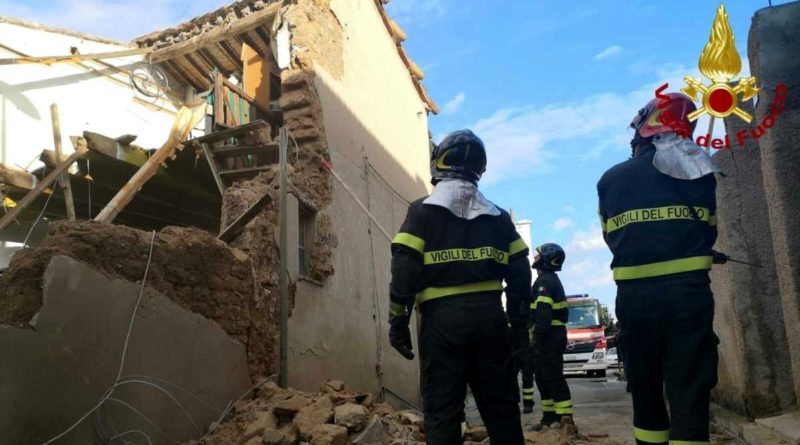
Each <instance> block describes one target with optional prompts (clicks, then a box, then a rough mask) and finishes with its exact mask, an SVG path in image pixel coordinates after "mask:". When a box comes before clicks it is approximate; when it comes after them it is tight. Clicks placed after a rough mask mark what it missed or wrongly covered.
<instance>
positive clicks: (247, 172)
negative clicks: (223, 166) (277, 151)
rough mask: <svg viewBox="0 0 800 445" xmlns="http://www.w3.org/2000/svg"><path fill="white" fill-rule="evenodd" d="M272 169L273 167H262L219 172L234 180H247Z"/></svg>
mask: <svg viewBox="0 0 800 445" xmlns="http://www.w3.org/2000/svg"><path fill="white" fill-rule="evenodd" d="M270 168H272V166H270V165H263V166H261V167H250V168H242V169H239V170H222V171H220V172H219V175H220V176H222V177H225V178H229V179H231V180H234V179H241V178H246V177H248V176H250V177H253V176H255V175H257V174H259V173H261V172H263V171H267V170H269V169H270Z"/></svg>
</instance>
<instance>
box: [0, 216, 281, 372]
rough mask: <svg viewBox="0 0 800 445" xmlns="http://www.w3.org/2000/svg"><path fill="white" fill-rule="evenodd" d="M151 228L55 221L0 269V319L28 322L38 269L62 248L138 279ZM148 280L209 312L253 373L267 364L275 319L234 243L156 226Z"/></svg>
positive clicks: (36, 303)
mask: <svg viewBox="0 0 800 445" xmlns="http://www.w3.org/2000/svg"><path fill="white" fill-rule="evenodd" d="M150 239H151V234H150V233H148V232H143V231H140V230H136V229H132V228H129V227H125V226H116V225H111V224H102V223H95V222H91V221H78V222H60V223H56V224H52V225H51V229H50V233H49V235H48V236H47V238H45V240H44V241H43V242H42V244H41V245H40V246H38V247H34V248H30V249H25V250H22V251H20V252H17V253H16V254H15V255H14V258H13V259H12V261H11V264H10V266H9V268H8V270H7V271H6V272H5V273H4V274H3V275H2V277H0V324H6V325H13V326H17V327H28V323H29V321H30V320H31V319H32V318H33V317H34V315H35V314H36V313H37V312H38V311H39V309H40V308H41V306H42V283H43V281H42V280H43V278H42V277H43V276H44V271H45V268H46V267H47V265H48V264H49V262H50V259H51V258H52V257H53V256H54V255H66V256H68V257H71V258H74V259H76V260H78V261H81V262H83V263H85V264H87V265H90V266H91V267H93V268H95V269H96V270H98V271H100V272H103V273H105V274H107V275H109V276H112V277H117V278H122V279H125V280H127V281H131V282H137V281H140V280H141V279H142V276H143V275H144V271H145V267H146V265H147V256H148V251H149V248H150ZM147 283H148V286H149V287H152V288H153V289H155V290H157V291H158V292H161V293H163V294H164V295H166V296H167V297H169V298H170V299H172V300H173V301H175V302H176V303H178V304H179V305H181V306H183V307H185V308H187V309H189V310H191V311H192V312H195V313H198V314H201V315H203V316H205V317H206V318H208V319H210V320H213V321H215V322H217V323H219V325H220V326H221V327H222V329H224V330H225V332H227V333H228V334H229V335H231V336H232V337H233V338H235V339H237V340H239V341H240V342H241V343H242V344H243V345H245V347H246V349H247V354H248V362H249V365H250V372H251V374H252V375H253V376H264V375H268V374H269V372H271V370H273V369H274V354H273V352H274V346H273V345H272V344H270V343H269V341H268V339H269V338H272V337H274V336H275V335H276V334H275V332H274V331H275V329H276V328H275V326H273V325H271V324H270V323H268V322H267V321H266V320H265V319H264V317H263V314H264V313H266V303H265V301H264V300H263V299H262V298H261V297H260V296H259V295H256V294H255V280H254V278H253V267H252V265H251V262H250V260H249V259H248V257H247V256H246V255H245V254H244V253H242V252H241V251H237V250H235V249H231V248H229V247H228V246H227V245H226V244H225V243H223V242H222V241H219V240H217V239H216V238H214V237H213V236H212V235H211V234H209V233H207V232H204V231H201V230H198V229H192V228H180V227H166V228H164V229H163V230H161V232H158V233H157V234H156V238H155V245H154V248H153V258H152V263H151V265H150V269H149V271H148V277H147Z"/></svg>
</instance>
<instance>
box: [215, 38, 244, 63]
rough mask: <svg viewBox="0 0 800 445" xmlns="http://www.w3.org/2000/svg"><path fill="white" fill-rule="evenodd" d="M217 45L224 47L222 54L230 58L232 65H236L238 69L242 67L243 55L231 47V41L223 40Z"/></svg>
mask: <svg viewBox="0 0 800 445" xmlns="http://www.w3.org/2000/svg"><path fill="white" fill-rule="evenodd" d="M217 47H218V48H221V49H222V54H224V55H225V57H226V58H227V59H228V61H229V62H230V63H231V65H232V66H234V67H235V68H237V69H238V68H240V67H241V63H242V59H241V55H240V54H237V53H236V51H235V50H234V49H233V48H232V47H231V45H230V43H228V41H227V40H221V41H220V42H219V43H218V44H217Z"/></svg>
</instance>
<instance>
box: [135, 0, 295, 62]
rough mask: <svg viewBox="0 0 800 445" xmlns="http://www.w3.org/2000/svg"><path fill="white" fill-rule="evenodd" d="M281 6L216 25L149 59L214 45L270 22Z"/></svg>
mask: <svg viewBox="0 0 800 445" xmlns="http://www.w3.org/2000/svg"><path fill="white" fill-rule="evenodd" d="M282 6H283V2H275V3H272V4H270V5H268V6H266V7H265V8H264V9H262V10H260V11H258V12H254V13H252V14H250V15H248V16H245V17H242V18H240V19H238V20H236V21H235V22H233V23H231V24H230V26H218V27H216V28H214V29H212V30H210V31H208V32H204V33H202V34H199V35H196V36H194V37H192V38H189V39H187V40H184V41H183V42H180V43H176V44H173V45H169V46H165V47H162V48H160V49H158V50H156V51H155V52H154V53H153V55H152V56H151V60H152V61H153V63H156V62H161V61H163V60H168V59H171V58H173V57H177V56H179V55H182V54H186V53H190V52H194V51H197V50H198V49H200V48H205V47H208V46H211V45H215V44H216V43H217V42H220V41H222V40H225V39H228V38H230V36H236V35H239V34H241V33H243V32H247V31H250V30H252V29H255V28H258V27H260V26H263V25H264V24H271V23H272V20H271V19H272V18H273V17H274V16H275V14H276V13H277V12H278V11H280V9H281V7H282Z"/></svg>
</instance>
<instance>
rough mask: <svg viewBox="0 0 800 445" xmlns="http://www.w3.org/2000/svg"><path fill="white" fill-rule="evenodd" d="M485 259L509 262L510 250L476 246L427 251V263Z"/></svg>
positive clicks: (501, 262) (502, 262)
mask: <svg viewBox="0 0 800 445" xmlns="http://www.w3.org/2000/svg"><path fill="white" fill-rule="evenodd" d="M483 260H494V261H496V262H498V263H500V264H508V252H505V251H503V250H499V249H495V248H494V247H491V246H486V247H476V248H474V249H445V250H434V251H431V252H425V264H440V263H449V262H451V261H483Z"/></svg>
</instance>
